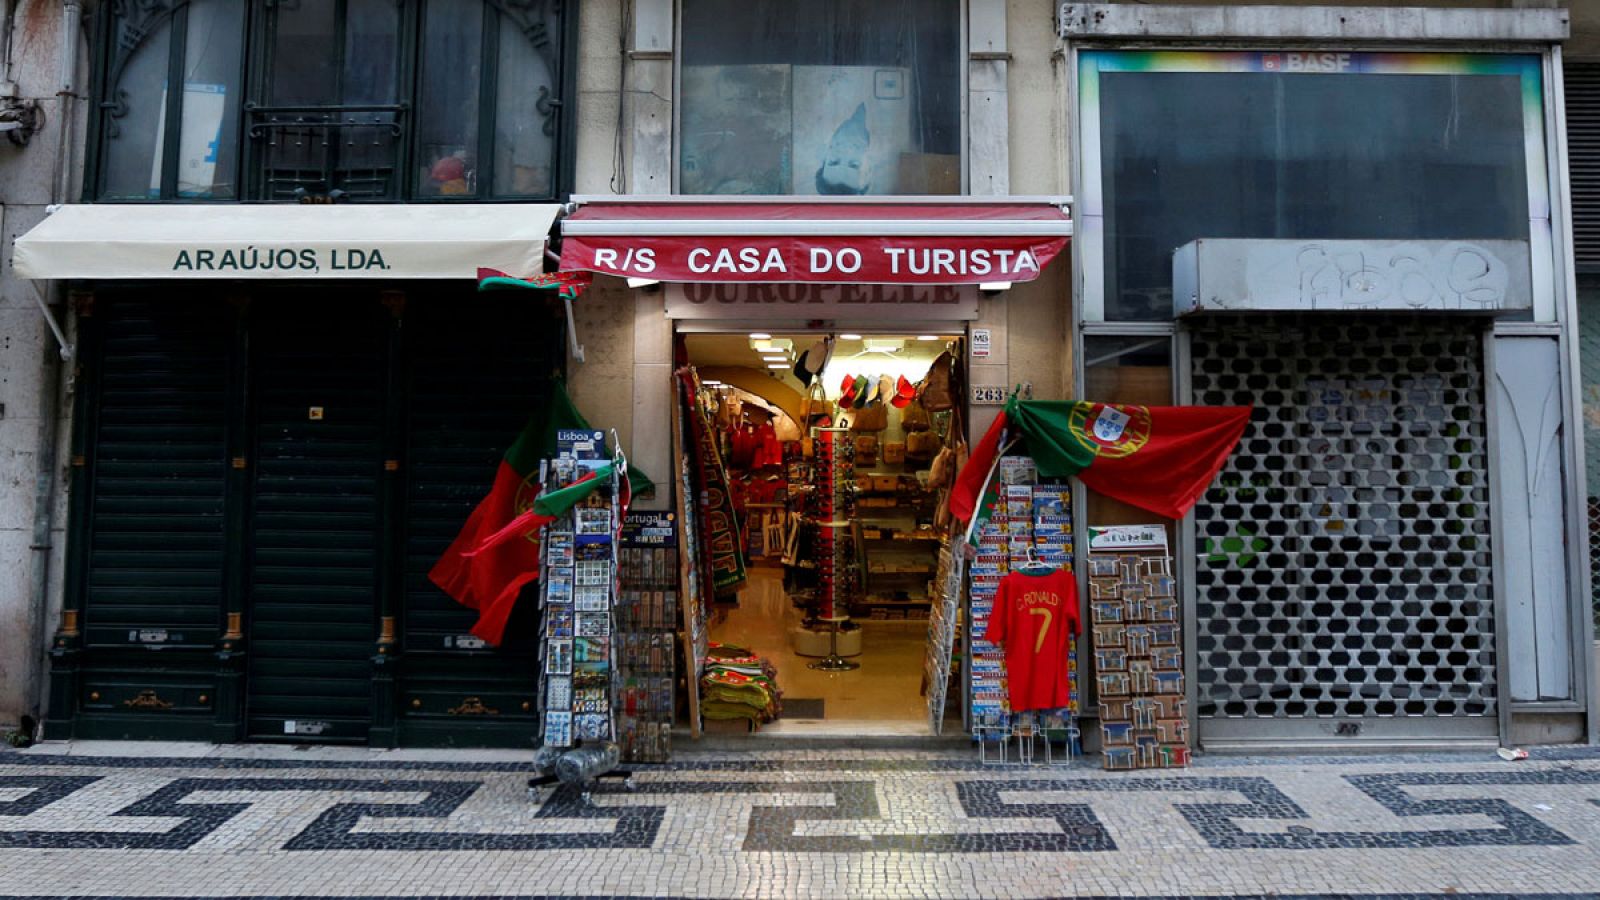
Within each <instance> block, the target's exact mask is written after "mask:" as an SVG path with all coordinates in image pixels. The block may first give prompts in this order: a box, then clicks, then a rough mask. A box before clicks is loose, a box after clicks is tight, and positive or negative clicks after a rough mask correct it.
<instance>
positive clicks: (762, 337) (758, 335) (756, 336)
mask: <svg viewBox="0 0 1600 900" xmlns="http://www.w3.org/2000/svg"><path fill="white" fill-rule="evenodd" d="M750 340H752V341H770V340H772V335H770V334H767V333H766V332H764V331H752V332H750Z"/></svg>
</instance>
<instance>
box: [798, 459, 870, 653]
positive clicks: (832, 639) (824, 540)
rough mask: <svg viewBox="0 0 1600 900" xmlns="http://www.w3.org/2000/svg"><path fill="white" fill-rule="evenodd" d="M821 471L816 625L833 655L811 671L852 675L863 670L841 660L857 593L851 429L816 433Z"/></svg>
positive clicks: (816, 497) (816, 498) (815, 511)
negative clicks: (844, 628) (821, 625)
mask: <svg viewBox="0 0 1600 900" xmlns="http://www.w3.org/2000/svg"><path fill="white" fill-rule="evenodd" d="M811 434H812V437H813V438H815V446H816V455H817V465H816V479H817V481H816V490H815V491H814V492H813V493H812V501H813V506H812V516H813V517H814V518H815V520H816V526H817V527H816V533H817V537H816V557H815V558H816V560H817V563H818V565H819V566H820V567H821V568H822V571H821V572H820V573H819V575H820V577H819V578H818V584H817V620H818V621H821V622H827V623H828V627H829V635H828V655H827V656H825V657H823V658H822V659H819V660H817V661H816V662H814V663H808V664H807V668H811V669H816V670H819V671H822V672H849V671H851V670H854V669H859V668H861V664H860V663H858V662H851V661H850V660H848V659H845V658H844V657H842V656H840V655H839V627H840V626H841V625H843V624H844V623H845V622H848V621H850V601H851V599H852V598H853V597H854V596H855V592H856V576H855V572H856V552H855V526H854V524H853V523H852V522H851V521H850V515H851V513H852V512H853V511H854V509H855V496H854V492H855V489H856V476H855V468H856V467H855V444H854V443H852V441H851V439H850V430H849V429H847V428H813V429H811Z"/></svg>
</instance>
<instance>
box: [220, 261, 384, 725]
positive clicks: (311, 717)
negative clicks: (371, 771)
mask: <svg viewBox="0 0 1600 900" xmlns="http://www.w3.org/2000/svg"><path fill="white" fill-rule="evenodd" d="M388 318H389V316H388V313H387V312H386V311H385V310H384V309H383V308H382V307H381V306H379V305H378V304H377V303H376V302H375V301H370V300H369V301H365V302H363V301H362V300H360V299H358V298H354V297H351V296H349V293H348V292H345V293H343V294H328V295H326V296H313V297H311V298H308V299H304V300H299V301H296V300H291V299H290V298H283V297H275V298H273V299H272V300H271V301H270V302H264V303H260V304H257V305H256V307H255V308H254V310H253V311H252V320H253V321H252V324H251V345H252V346H251V350H252V360H251V365H252V371H251V380H252V383H253V384H254V385H255V417H254V422H255V432H254V433H255V452H254V459H253V460H252V461H251V466H252V469H253V472H254V489H253V492H252V503H251V516H250V525H249V542H250V549H249V561H250V563H249V586H248V601H249V612H248V613H247V615H248V617H249V642H248V654H249V655H248V665H249V671H248V679H247V683H248V687H247V693H248V699H247V722H246V728H247V731H248V733H249V735H250V736H251V737H252V738H256V739H283V740H295V739H312V740H320V741H330V740H331V741H340V740H350V741H364V740H366V735H367V729H368V727H369V725H370V720H371V704H372V687H371V678H372V666H371V662H370V659H371V656H372V654H373V653H374V648H375V642H376V639H377V634H378V615H377V612H378V598H377V583H378V577H377V573H378V566H379V550H378V544H379V534H378V504H379V498H378V492H379V479H380V473H381V471H382V468H383V452H382V434H383V409H384V365H385V363H384V354H385V349H386V345H387V334H388V329H389V327H390V326H389V324H388V321H387V320H388Z"/></svg>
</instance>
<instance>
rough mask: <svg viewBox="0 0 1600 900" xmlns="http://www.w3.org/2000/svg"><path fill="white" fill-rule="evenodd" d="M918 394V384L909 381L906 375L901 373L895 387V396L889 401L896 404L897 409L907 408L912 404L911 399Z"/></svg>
mask: <svg viewBox="0 0 1600 900" xmlns="http://www.w3.org/2000/svg"><path fill="white" fill-rule="evenodd" d="M916 396H917V386H916V385H914V384H912V383H911V382H909V381H907V380H906V377H905V376H904V375H901V376H900V381H899V382H898V383H897V384H896V385H895V387H894V397H892V398H891V399H890V400H889V402H890V403H893V404H894V408H895V409H905V408H906V407H908V406H910V405H911V401H912V400H913V399H914V398H915V397H916Z"/></svg>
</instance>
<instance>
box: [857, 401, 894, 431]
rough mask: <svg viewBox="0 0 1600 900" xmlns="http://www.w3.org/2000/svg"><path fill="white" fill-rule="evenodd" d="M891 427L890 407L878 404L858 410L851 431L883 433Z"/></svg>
mask: <svg viewBox="0 0 1600 900" xmlns="http://www.w3.org/2000/svg"><path fill="white" fill-rule="evenodd" d="M888 427H889V407H888V405H887V404H884V403H876V404H872V405H870V406H865V407H863V408H861V409H859V410H856V417H855V421H853V422H851V423H850V430H851V431H858V432H859V431H882V430H884V429H885V428H888Z"/></svg>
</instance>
